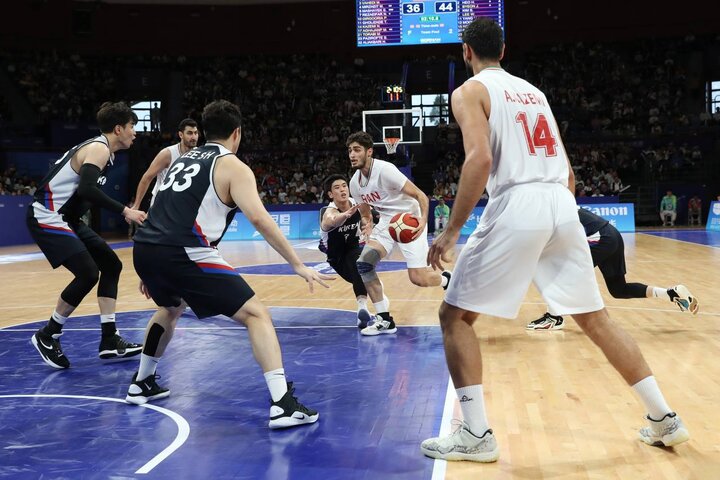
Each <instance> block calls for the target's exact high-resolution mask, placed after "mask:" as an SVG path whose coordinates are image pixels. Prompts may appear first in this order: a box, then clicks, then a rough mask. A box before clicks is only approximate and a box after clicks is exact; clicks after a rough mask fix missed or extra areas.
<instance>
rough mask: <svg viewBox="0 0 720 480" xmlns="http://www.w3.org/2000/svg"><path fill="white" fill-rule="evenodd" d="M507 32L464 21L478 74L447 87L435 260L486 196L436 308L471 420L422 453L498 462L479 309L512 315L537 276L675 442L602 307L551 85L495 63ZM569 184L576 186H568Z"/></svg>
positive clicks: (650, 433) (656, 431)
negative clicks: (449, 170) (453, 147)
mask: <svg viewBox="0 0 720 480" xmlns="http://www.w3.org/2000/svg"><path fill="white" fill-rule="evenodd" d="M504 49H505V46H504V42H503V32H502V29H501V28H500V27H499V26H498V24H497V23H495V22H494V21H492V20H490V19H488V18H478V19H476V20H474V21H473V22H472V23H471V24H470V25H469V26H468V27H467V29H466V30H465V31H464V32H463V56H464V59H465V63H466V64H467V65H468V67H470V68H472V71H473V75H474V76H473V77H472V78H471V79H470V80H468V81H467V82H465V84H464V85H462V86H461V87H460V88H458V89H457V90H455V91H454V92H453V94H452V111H453V115H454V116H455V119H456V120H457V122H458V124H459V125H460V128H461V129H462V133H463V143H464V147H465V163H464V165H463V169H462V174H461V176H460V184H459V188H458V192H457V196H456V198H455V204H454V208H453V211H452V214H451V216H450V221H449V222H448V226H447V229H446V230H445V231H444V232H443V233H442V234H441V235H439V236H438V237H437V238H436V239H435V241H434V242H433V245H432V247H431V248H430V254H429V256H428V261H429V262H430V263H431V265H432V266H433V267H435V268H442V262H444V261H448V257H449V254H450V253H452V251H453V249H454V246H455V244H456V242H457V240H458V237H459V234H460V228H461V227H462V226H463V224H464V223H465V220H466V219H467V218H468V216H469V215H470V212H471V211H472V208H473V207H474V206H475V204H476V203H477V201H478V199H479V198H480V195H481V194H482V192H483V189H484V188H486V187H487V191H488V193H489V194H490V201H489V202H488V204H487V207H486V208H485V211H484V213H483V216H482V218H481V219H480V222H479V223H478V226H477V228H476V230H475V232H473V234H472V235H471V237H470V238H469V239H468V242H467V245H466V246H465V248H463V250H462V252H461V253H460V255H459V257H458V259H457V262H456V266H455V270H454V272H453V278H452V282H451V283H450V286H449V287H448V289H447V293H446V296H445V301H444V302H443V304H442V305H441V307H440V325H441V327H442V332H443V340H444V345H445V356H446V359H447V364H448V369H449V370H450V375H451V376H452V380H453V383H454V385H455V387H456V388H457V395H458V398H459V400H460V407H461V409H462V413H463V416H464V419H465V421H464V423H463V425H462V427H461V428H459V429H458V430H457V431H456V432H455V433H453V434H451V435H449V436H446V437H440V438H431V439H428V440H425V441H424V442H423V443H422V446H421V450H422V452H423V453H424V454H425V455H428V456H430V457H434V458H440V459H446V460H472V461H477V462H494V461H496V460H497V458H498V452H499V450H498V446H497V442H496V441H495V437H494V435H493V431H492V430H491V429H490V428H489V426H488V421H487V417H486V414H485V404H484V399H483V387H482V383H483V378H482V357H481V354H480V344H479V342H478V339H477V337H476V336H475V332H474V330H473V323H475V320H476V319H477V317H478V314H479V313H483V314H487V315H493V316H497V317H505V318H515V317H516V316H517V313H518V311H519V309H520V303H521V302H522V300H523V298H524V296H525V293H526V292H527V289H528V286H529V285H530V282H531V281H532V282H533V283H534V284H535V286H536V287H537V289H538V290H539V291H540V293H541V294H542V296H543V298H544V299H545V301H546V302H547V304H548V306H549V309H550V310H551V313H553V314H570V315H572V316H573V318H574V319H575V321H576V322H577V324H578V325H579V326H580V328H581V329H582V330H583V331H584V332H585V333H586V334H587V335H588V336H589V337H590V339H591V340H592V341H593V342H594V343H595V344H596V345H597V346H598V347H600V349H601V350H602V351H603V353H604V354H605V356H606V357H607V359H608V360H609V361H610V363H611V364H612V366H613V367H615V369H616V370H617V371H618V372H619V373H620V375H622V377H623V378H624V379H625V381H626V382H627V383H628V384H629V385H632V388H633V389H634V390H635V391H636V393H637V394H638V396H639V397H640V399H641V400H642V402H643V404H644V405H645V408H646V409H647V412H648V415H647V420H648V426H647V427H644V428H643V429H641V430H640V439H641V440H642V441H644V442H646V443H648V444H651V445H666V446H670V445H676V444H678V443H682V442H685V441H687V440H688V438H689V434H688V431H687V429H686V428H685V426H684V425H683V423H682V421H681V420H680V417H678V416H677V414H675V413H674V412H673V411H672V409H671V408H670V407H669V406H668V404H667V403H666V401H665V399H664V398H663V395H662V393H661V392H660V389H659V387H658V385H657V382H656V381H655V377H654V376H653V374H652V372H651V370H650V367H648V365H647V363H646V362H645V359H644V358H643V356H642V353H641V352H640V349H639V348H638V346H637V344H636V343H635V341H634V340H633V339H632V338H631V337H630V336H629V335H628V334H627V333H626V332H625V331H624V330H622V329H621V328H620V327H619V326H617V325H616V324H614V323H613V322H612V321H611V320H610V317H609V316H608V313H607V311H606V310H605V308H604V306H603V302H602V298H601V297H600V293H599V291H598V286H597V282H596V280H595V274H594V272H593V264H592V259H591V257H590V250H589V249H588V247H587V240H586V238H585V233H584V231H583V228H582V225H581V224H580V222H578V221H577V212H576V209H577V206H576V204H575V198H574V195H573V193H571V190H574V186H575V178H574V175H573V171H572V168H570V163H569V161H568V158H567V155H566V153H565V149H564V147H563V145H562V140H561V139H560V136H559V133H558V128H557V123H556V122H555V118H554V116H553V113H552V111H551V110H550V107H549V106H548V103H547V99H546V98H545V95H544V94H543V93H542V92H541V91H540V90H538V89H537V88H536V87H534V86H533V85H531V84H530V83H528V82H526V81H525V80H523V79H521V78H517V77H514V76H512V75H510V74H508V73H507V72H505V71H504V70H503V69H502V68H501V67H500V59H501V58H502V56H503V53H504ZM568 186H569V188H568Z"/></svg>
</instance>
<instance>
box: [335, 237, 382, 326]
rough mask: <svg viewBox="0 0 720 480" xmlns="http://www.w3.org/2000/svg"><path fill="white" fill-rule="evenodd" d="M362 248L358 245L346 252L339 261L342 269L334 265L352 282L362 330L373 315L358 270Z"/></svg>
mask: <svg viewBox="0 0 720 480" xmlns="http://www.w3.org/2000/svg"><path fill="white" fill-rule="evenodd" d="M362 250H363V247H361V246H358V247H357V248H355V249H353V250H351V251H349V252H346V253H345V255H344V256H343V258H342V259H341V260H340V261H339V262H337V264H338V265H337V267H338V268H339V269H340V270H339V271H338V268H335V266H334V265H333V268H335V271H336V272H338V274H339V275H340V276H341V277H342V278H344V279H345V280H347V281H348V282H350V283H351V284H352V287H353V293H354V294H355V299H356V300H357V325H358V328H359V329H360V330H362V329H363V328H365V327H367V326H368V324H369V323H370V322H371V321H372V315H370V311H369V310H368V305H367V299H368V294H367V289H366V288H365V283H364V282H363V279H362V278H361V277H360V274H359V273H358V270H357V260H358V258H360V254H361V253H362Z"/></svg>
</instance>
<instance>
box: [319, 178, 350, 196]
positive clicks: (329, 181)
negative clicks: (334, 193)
mask: <svg viewBox="0 0 720 480" xmlns="http://www.w3.org/2000/svg"><path fill="white" fill-rule="evenodd" d="M338 180H343V181H344V182H345V183H348V179H347V177H346V176H345V175H342V174H340V173H333V174H332V175H330V176H328V177H327V178H326V179H325V180H323V193H324V194H325V195H327V194H328V192H330V191H331V190H332V185H333V183H335V182H337V181H338Z"/></svg>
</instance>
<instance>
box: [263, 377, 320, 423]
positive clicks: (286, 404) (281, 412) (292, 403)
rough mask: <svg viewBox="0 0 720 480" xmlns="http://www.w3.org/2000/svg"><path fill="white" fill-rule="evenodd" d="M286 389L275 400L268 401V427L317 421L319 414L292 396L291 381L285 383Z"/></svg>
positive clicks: (293, 391) (293, 390)
mask: <svg viewBox="0 0 720 480" xmlns="http://www.w3.org/2000/svg"><path fill="white" fill-rule="evenodd" d="M287 387H288V391H287V392H285V395H283V397H282V398H281V399H280V400H278V401H277V402H273V401H271V402H270V422H269V423H268V426H269V427H270V428H288V427H294V426H297V425H305V424H308V423H315V422H317V421H318V418H319V417H320V414H319V413H318V412H316V411H315V410H312V409H310V408H307V407H306V406H305V405H303V404H302V403H300V402H298V399H297V398H296V397H295V396H293V394H294V393H295V387H293V383H292V382H288V384H287Z"/></svg>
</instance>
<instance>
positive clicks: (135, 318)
mask: <svg viewBox="0 0 720 480" xmlns="http://www.w3.org/2000/svg"><path fill="white" fill-rule="evenodd" d="M271 312H272V314H273V318H274V321H275V324H276V327H277V331H278V336H279V338H280V343H281V345H282V347H283V354H284V362H285V370H286V372H287V374H288V378H289V379H290V380H292V381H294V382H295V385H296V388H297V390H296V395H297V396H298V398H299V399H300V400H301V401H302V402H303V403H305V404H306V405H308V406H311V407H313V408H315V409H317V410H318V411H319V412H320V420H319V421H318V423H317V424H314V425H312V426H309V427H307V426H305V427H296V428H294V429H288V430H278V431H271V430H270V429H268V428H267V421H268V411H269V406H270V404H269V395H268V393H267V388H266V386H265V381H264V379H263V376H262V373H261V371H260V369H259V367H258V366H257V365H256V364H255V362H254V360H253V358H252V352H251V349H250V344H249V341H248V338H247V331H246V330H245V329H244V328H242V327H241V326H239V325H237V324H235V323H234V322H232V321H230V320H228V319H225V318H224V317H213V318H211V319H206V320H203V321H199V320H197V319H196V318H195V317H194V316H193V315H192V314H191V313H188V314H186V315H184V316H183V318H182V319H181V320H180V323H179V325H178V328H177V330H176V333H175V337H174V339H173V341H172V343H171V344H170V346H169V348H168V352H167V353H166V355H165V356H164V358H163V359H162V361H161V363H160V366H159V368H158V373H159V374H160V375H161V376H162V378H161V379H160V381H159V383H160V384H161V385H164V386H167V387H169V388H170V389H171V392H172V393H171V396H170V397H169V398H167V399H164V400H160V401H157V402H156V403H153V404H148V406H141V407H137V406H130V405H128V404H126V403H125V402H124V401H123V399H124V397H125V393H126V391H127V387H128V383H129V382H130V379H131V377H132V374H133V373H134V372H135V370H136V368H137V361H136V360H133V361H128V362H122V363H114V364H101V362H100V360H99V359H98V358H97V347H98V341H99V336H100V335H99V334H100V331H99V319H98V317H97V316H85V317H75V318H72V319H71V320H70V322H69V323H68V324H67V327H66V329H65V334H64V335H63V337H62V345H63V350H64V352H65V354H66V355H67V356H68V358H69V360H70V362H71V364H72V367H71V368H70V369H69V370H64V371H57V370H54V369H52V368H50V367H48V366H47V365H45V364H44V363H43V362H42V361H41V360H40V357H39V355H38V354H37V352H36V351H35V349H34V348H33V347H32V345H31V344H30V343H29V339H30V337H31V336H32V334H33V333H34V331H35V330H36V329H37V328H38V327H39V326H40V325H42V324H44V321H42V322H36V323H33V324H27V325H20V326H15V327H8V328H5V329H0V343H1V344H2V346H3V348H2V350H1V351H0V478H12V479H25V478H28V479H30V478H32V479H36V478H53V479H60V478H62V479H65V478H67V479H80V478H82V479H94V478H97V479H108V478H112V479H125V478H163V479H165V478H176V479H225V478H233V479H272V480H280V479H286V478H292V479H314V480H317V479H320V478H322V479H373V480H375V479H429V478H431V475H432V471H433V461H432V460H431V459H428V458H425V457H423V455H422V454H421V453H420V451H419V444H420V442H421V441H422V440H423V439H425V438H427V437H429V436H433V435H437V433H438V431H439V428H440V422H441V417H442V410H443V404H444V401H445V393H446V389H447V382H448V374H447V368H446V366H445V359H444V353H443V348H442V337H441V333H440V329H439V328H438V327H400V328H399V331H398V334H397V335H396V336H381V337H362V336H361V335H359V333H358V331H357V328H356V327H355V312H349V311H343V310H332V309H306V308H280V307H277V308H271ZM150 313H151V312H129V313H119V314H118V320H117V321H118V326H119V327H120V328H121V329H122V332H123V334H124V335H125V336H126V337H127V338H129V339H131V340H134V341H141V340H142V336H143V330H144V327H145V325H146V323H147V320H148V318H149V316H150Z"/></svg>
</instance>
